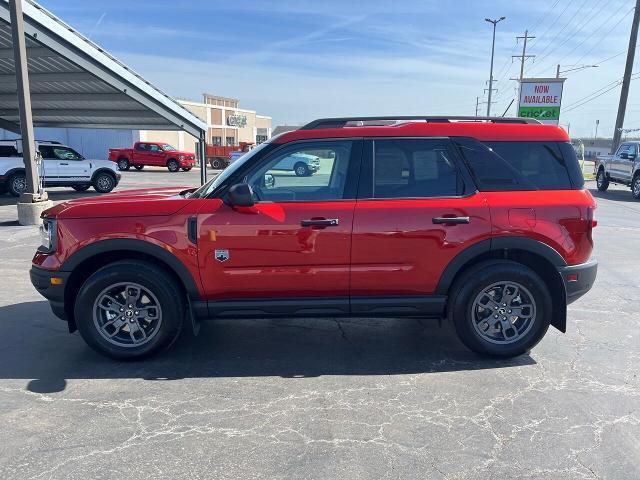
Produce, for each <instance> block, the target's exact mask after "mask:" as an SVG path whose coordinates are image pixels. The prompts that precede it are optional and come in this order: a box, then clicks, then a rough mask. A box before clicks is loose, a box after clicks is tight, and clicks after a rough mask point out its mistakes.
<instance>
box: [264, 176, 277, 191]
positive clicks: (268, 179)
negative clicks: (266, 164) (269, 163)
mask: <svg viewBox="0 0 640 480" xmlns="http://www.w3.org/2000/svg"><path fill="white" fill-rule="evenodd" d="M275 186H276V177H274V176H273V175H271V174H270V173H265V174H264V188H275Z"/></svg>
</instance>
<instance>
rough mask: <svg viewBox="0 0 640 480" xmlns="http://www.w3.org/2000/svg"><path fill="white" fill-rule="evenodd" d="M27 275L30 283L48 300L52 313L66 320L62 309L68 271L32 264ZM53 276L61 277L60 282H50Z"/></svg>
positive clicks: (65, 314)
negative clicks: (48, 268) (56, 283)
mask: <svg viewBox="0 0 640 480" xmlns="http://www.w3.org/2000/svg"><path fill="white" fill-rule="evenodd" d="M29 275H30V277H31V284H32V285H33V286H34V287H35V289H36V290H37V291H38V293H39V294H40V295H42V296H43V297H44V298H46V299H47V300H49V304H50V305H51V310H52V311H53V313H54V315H55V316H56V317H58V318H60V319H62V320H68V316H67V313H66V312H65V309H64V289H65V286H66V285H67V281H68V280H69V275H70V272H61V271H59V270H46V269H44V268H40V267H36V266H35V265H32V266H31V270H30V271H29ZM54 277H55V278H60V279H62V283H61V284H59V285H54V284H53V283H52V282H51V279H52V278H54Z"/></svg>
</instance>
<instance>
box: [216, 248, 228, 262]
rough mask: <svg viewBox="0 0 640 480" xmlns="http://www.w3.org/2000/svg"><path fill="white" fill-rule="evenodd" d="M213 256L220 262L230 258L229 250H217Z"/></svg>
mask: <svg viewBox="0 0 640 480" xmlns="http://www.w3.org/2000/svg"><path fill="white" fill-rule="evenodd" d="M213 256H214V257H215V259H216V260H218V261H219V262H226V261H227V260H229V250H216V251H215V253H214V254H213Z"/></svg>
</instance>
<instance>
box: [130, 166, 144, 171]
mask: <svg viewBox="0 0 640 480" xmlns="http://www.w3.org/2000/svg"><path fill="white" fill-rule="evenodd" d="M133 168H135V169H136V170H138V171H140V170H142V169H143V168H144V165H134V166H133Z"/></svg>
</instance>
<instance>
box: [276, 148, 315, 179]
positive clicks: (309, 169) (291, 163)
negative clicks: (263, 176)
mask: <svg viewBox="0 0 640 480" xmlns="http://www.w3.org/2000/svg"><path fill="white" fill-rule="evenodd" d="M271 170H280V171H285V172H294V173H295V174H296V175H297V176H298V177H308V176H310V175H313V174H314V173H316V172H317V171H318V170H320V157H318V156H317V155H311V154H308V153H298V152H296V153H294V154H292V155H288V156H286V157H285V158H283V159H282V160H281V161H280V162H278V163H277V164H276V165H274V166H273V167H271Z"/></svg>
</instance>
